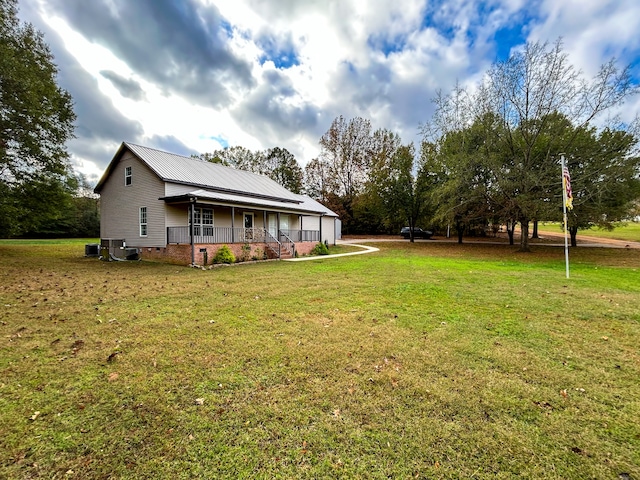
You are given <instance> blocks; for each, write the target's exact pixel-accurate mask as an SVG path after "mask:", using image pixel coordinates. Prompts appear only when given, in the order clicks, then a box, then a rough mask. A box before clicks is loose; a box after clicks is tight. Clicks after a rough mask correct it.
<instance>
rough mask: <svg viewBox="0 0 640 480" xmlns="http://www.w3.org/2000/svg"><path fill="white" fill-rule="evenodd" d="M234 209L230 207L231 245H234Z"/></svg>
mask: <svg viewBox="0 0 640 480" xmlns="http://www.w3.org/2000/svg"><path fill="white" fill-rule="evenodd" d="M235 221H236V207H233V206H232V207H231V243H236V229H235V225H236V224H235Z"/></svg>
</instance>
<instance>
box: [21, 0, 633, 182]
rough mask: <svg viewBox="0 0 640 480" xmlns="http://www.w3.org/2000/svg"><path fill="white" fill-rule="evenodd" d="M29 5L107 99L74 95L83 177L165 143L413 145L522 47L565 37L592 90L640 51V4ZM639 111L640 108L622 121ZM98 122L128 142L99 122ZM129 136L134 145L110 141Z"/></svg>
mask: <svg viewBox="0 0 640 480" xmlns="http://www.w3.org/2000/svg"><path fill="white" fill-rule="evenodd" d="M22 3H23V4H26V5H27V7H28V8H27V10H29V8H30V9H31V11H41V15H40V17H37V15H34V16H33V17H32V18H30V20H31V21H33V22H34V23H35V24H36V27H38V28H44V27H46V29H48V32H49V33H47V32H45V33H47V35H49V34H50V32H51V31H53V32H55V33H56V34H57V35H59V36H60V37H61V38H62V39H63V41H64V43H59V44H57V43H55V42H54V43H55V45H52V46H53V47H55V48H56V49H64V50H62V51H58V52H57V51H54V54H55V55H56V58H58V57H59V56H60V58H62V59H63V60H64V61H65V62H67V60H65V59H66V58H67V57H72V58H73V59H74V61H75V62H77V64H79V65H81V67H78V68H82V69H84V72H85V75H88V77H87V78H85V79H84V80H83V81H82V82H80V81H75V82H74V81H71V80H68V83H69V85H71V86H72V87H73V88H74V89H82V88H95V89H96V91H97V92H99V95H96V94H95V92H93V91H91V92H89V91H71V94H72V95H73V96H74V98H76V99H77V100H78V110H79V112H81V114H82V118H80V116H79V119H78V121H79V123H80V124H81V125H82V126H86V128H87V129H88V130H87V131H86V132H85V133H83V135H84V136H83V137H82V138H80V139H78V140H77V141H75V143H73V142H72V144H70V148H71V149H72V151H73V153H74V158H76V159H77V161H78V162H88V163H83V164H82V165H84V166H82V167H79V168H80V169H87V170H89V169H90V168H89V167H88V166H87V165H88V164H89V163H93V164H94V165H99V166H100V167H101V168H104V166H105V165H106V162H107V161H108V160H109V159H110V158H111V156H107V158H103V157H104V156H105V155H104V150H102V148H103V147H104V148H105V149H106V148H112V145H116V146H117V144H118V143H119V141H121V140H133V141H139V142H145V141H160V140H159V139H164V140H162V141H165V142H166V143H167V144H170V145H174V144H177V142H179V143H181V144H183V145H184V146H185V147H186V148H189V149H192V150H194V151H211V150H214V149H217V148H220V146H221V143H220V142H222V143H224V141H226V142H228V144H229V145H231V146H233V145H242V146H244V147H247V148H250V149H253V150H257V149H263V148H270V147H273V146H280V147H284V148H287V149H288V150H290V151H291V152H292V153H294V154H295V155H296V156H297V158H298V161H300V162H301V163H306V162H307V161H309V160H310V159H311V158H313V157H315V156H316V155H317V153H318V140H319V138H320V136H321V135H322V134H323V133H324V132H325V131H326V130H327V129H328V127H329V125H330V123H331V121H332V120H333V119H334V118H335V117H336V116H338V115H344V116H345V117H347V118H351V117H354V116H363V117H366V118H369V119H370V120H371V121H372V124H373V126H374V128H379V127H384V128H390V129H392V130H394V131H396V132H397V133H399V134H400V135H401V136H402V137H403V140H404V141H405V142H407V141H412V140H416V139H417V136H416V134H417V129H418V125H419V123H420V122H423V121H425V120H427V119H428V117H429V115H430V112H431V110H432V105H431V103H430V100H431V98H433V97H434V96H435V92H436V91H437V90H438V89H442V90H443V91H445V92H446V91H449V90H450V89H451V88H452V87H453V85H454V84H455V83H456V81H458V82H460V84H462V85H473V84H475V83H476V82H477V80H478V79H479V78H480V76H481V75H482V74H483V72H485V71H486V69H487V68H488V67H489V66H490V64H491V62H492V61H494V60H495V59H496V58H497V57H498V55H499V54H501V55H506V54H508V52H509V49H510V48H513V47H517V45H518V43H520V42H522V41H524V40H526V39H527V38H528V39H530V40H548V41H549V42H553V41H555V40H556V38H557V37H559V36H563V37H564V44H565V47H566V50H567V52H568V53H569V55H570V60H571V61H572V63H574V64H575V65H576V66H577V67H578V68H581V69H582V70H584V71H585V72H587V73H589V74H592V73H593V72H595V71H596V69H597V67H598V66H599V65H600V64H601V63H602V62H603V61H606V60H607V59H608V58H609V57H611V56H616V57H618V58H620V59H621V62H622V63H629V62H632V61H636V60H637V58H638V49H639V44H640V37H638V35H637V34H636V32H637V31H639V30H640V3H638V2H637V0H566V1H563V2H558V1H556V0H536V1H533V2H532V1H527V0H491V1H486V2H469V1H467V0H447V1H444V0H433V1H432V0H421V1H420V0H395V1H393V2H388V1H383V0H379V1H373V0H329V1H326V0H308V1H305V2H300V1H298V0H235V1H233V2H230V1H229V2H216V1H213V0H136V2H135V3H129V2H126V0H94V1H92V2H86V3H85V2H84V1H83V0H23V2H22ZM178 4H179V5H180V8H179V9H178V8H176V5H178ZM100 9H102V10H100ZM151 11H152V12H154V14H153V15H144V13H145V12H151ZM576 12H580V14H579V15H578V14H576ZM101 13H102V14H101ZM133 14H137V16H136V17H135V18H131V16H132V15H133ZM102 17H104V18H102ZM154 22H157V24H156V23H154ZM134 24H135V25H134ZM134 27H135V28H134ZM115 29H122V30H118V31H116V30H115ZM132 29H133V32H134V33H135V34H132ZM119 32H122V33H121V34H120V33H119ZM503 32H507V33H509V32H510V33H511V34H512V35H511V36H509V35H505V34H504V33H503ZM45 39H46V40H49V38H48V37H45ZM59 54H61V55H59ZM294 60H295V61H294ZM68 62H71V60H68ZM279 63H283V64H287V66H289V68H285V69H278V68H276V66H277V65H278V64H279ZM70 64H71V63H70ZM61 68H65V65H61ZM74 68H75V67H74ZM100 72H103V73H104V72H108V74H101V73H100ZM90 79H91V81H89V80H90ZM138 87H139V89H140V90H141V91H142V92H138V90H137V89H138ZM128 92H133V93H128ZM134 93H135V94H134ZM90 99H94V100H92V101H93V103H92V104H91V105H92V107H91V108H88V105H89V103H88V102H89V101H90ZM639 106H640V103H639V102H638V101H635V99H634V102H630V103H629V104H628V105H627V109H626V110H625V111H624V113H625V114H627V115H631V116H633V115H635V112H637V111H638V107H639ZM96 107H99V108H96ZM91 111H98V112H101V115H102V117H101V118H109V119H111V120H116V119H118V121H120V122H121V123H122V124H123V128H120V129H118V128H115V126H114V125H113V124H112V122H111V123H110V122H102V121H100V122H98V121H92V119H91V118H88V117H87V116H88V115H91ZM632 114H633V115H632ZM102 123H105V125H106V128H105V129H104V131H102V132H99V131H98V130H100V126H99V125H100V124H102ZM127 129H128V131H130V132H132V137H133V138H131V139H127V138H117V137H118V136H120V135H122V134H123V131H127ZM96 139H99V140H100V142H101V148H100V149H98V148H97V147H96V146H95V144H92V143H91V142H92V141H93V142H95V141H96ZM168 139H170V140H168ZM218 139H221V140H220V141H218ZM99 150H100V151H99ZM98 151H99V153H100V155H101V156H100V157H99V158H98V157H95V158H92V157H91V155H92V152H94V154H96V153H98ZM114 152H115V150H114ZM91 168H93V167H91Z"/></svg>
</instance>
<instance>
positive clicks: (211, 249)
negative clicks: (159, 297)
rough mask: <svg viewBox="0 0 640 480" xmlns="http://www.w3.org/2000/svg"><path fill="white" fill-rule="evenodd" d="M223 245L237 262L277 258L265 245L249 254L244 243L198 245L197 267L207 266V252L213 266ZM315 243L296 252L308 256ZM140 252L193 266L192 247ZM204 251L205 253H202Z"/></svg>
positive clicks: (149, 257) (301, 245)
mask: <svg viewBox="0 0 640 480" xmlns="http://www.w3.org/2000/svg"><path fill="white" fill-rule="evenodd" d="M223 245H227V246H228V247H229V249H230V250H231V251H232V252H233V254H234V255H235V257H236V260H238V261H239V260H240V259H241V258H242V256H243V255H247V256H248V258H247V259H246V260H247V261H251V260H253V257H257V259H259V260H262V259H263V258H264V253H265V252H266V253H267V255H268V258H270V259H273V258H276V257H275V255H273V254H272V253H271V252H270V250H269V249H268V248H267V247H266V245H265V244H263V243H251V244H248V245H249V246H250V247H251V249H250V251H249V253H248V254H245V252H243V250H242V247H243V246H244V245H245V244H243V243H231V244H196V245H194V251H195V252H194V257H195V263H196V265H204V264H205V261H204V260H205V252H206V258H207V261H206V264H207V265H211V264H212V263H213V258H214V257H215V255H216V253H217V252H218V249H219V248H220V247H222V246H223ZM314 246H315V243H314V242H301V243H297V244H296V250H297V251H298V255H308V254H309V252H310V251H311V250H313V247H314ZM138 248H139V250H140V256H141V258H142V259H143V260H157V261H162V262H167V263H172V264H176V265H190V264H191V245H188V244H184V245H167V246H166V247H138ZM201 250H204V251H201Z"/></svg>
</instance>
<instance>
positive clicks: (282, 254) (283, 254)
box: [267, 246, 293, 259]
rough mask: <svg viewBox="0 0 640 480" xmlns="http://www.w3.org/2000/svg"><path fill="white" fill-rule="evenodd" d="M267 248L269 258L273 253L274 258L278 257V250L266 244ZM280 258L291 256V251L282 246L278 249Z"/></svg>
mask: <svg viewBox="0 0 640 480" xmlns="http://www.w3.org/2000/svg"><path fill="white" fill-rule="evenodd" d="M267 250H268V251H269V258H272V257H271V256H272V255H273V257H274V258H278V251H277V250H275V249H273V248H271V247H269V246H267ZM280 258H281V259H282V258H293V252H291V251H289V250H287V249H286V248H282V249H281V251H280Z"/></svg>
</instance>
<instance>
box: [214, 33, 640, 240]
mask: <svg viewBox="0 0 640 480" xmlns="http://www.w3.org/2000/svg"><path fill="white" fill-rule="evenodd" d="M637 93H638V85H637V83H634V82H633V80H632V78H631V75H630V72H629V68H624V69H619V68H618V67H617V66H616V64H615V61H614V60H613V59H612V60H611V61H609V62H608V63H606V64H604V65H602V66H601V67H600V69H599V71H598V73H597V74H596V75H595V76H594V77H593V78H592V79H587V78H585V76H584V75H583V74H582V73H581V72H580V71H578V70H576V69H575V67H574V66H573V65H571V63H570V62H569V59H568V55H567V54H566V53H565V52H564V51H563V49H562V43H561V41H560V40H558V41H556V42H555V43H553V44H548V43H527V44H526V45H525V46H524V47H523V48H522V49H521V50H519V51H517V52H514V53H512V54H511V56H510V57H509V58H508V59H506V60H504V61H500V62H496V63H494V64H493V65H492V67H491V68H490V69H489V70H488V71H487V72H486V73H485V75H484V76H483V78H482V80H481V81H480V82H478V83H477V84H475V85H471V86H470V87H468V88H463V87H461V86H460V85H458V84H456V85H455V86H454V87H453V88H452V90H451V91H450V92H448V93H443V92H438V94H437V96H436V98H435V99H434V105H435V111H434V113H433V115H432V116H431V118H429V119H428V120H427V121H425V122H424V123H423V124H422V125H421V126H420V128H421V132H422V140H421V142H420V145H419V146H418V147H417V148H416V146H415V145H414V144H413V143H408V144H403V142H402V140H401V138H400V136H399V135H398V134H397V133H394V132H393V131H391V130H389V129H375V130H374V129H373V127H372V125H371V122H370V121H369V120H367V119H364V118H361V117H356V118H352V119H345V118H344V117H342V116H339V117H337V118H336V119H334V121H333V122H332V124H331V126H330V127H329V129H328V130H327V132H326V133H325V134H324V135H322V137H321V138H320V141H319V144H320V155H319V157H318V158H315V159H313V160H311V161H310V162H309V163H308V164H307V165H306V166H305V167H304V169H302V168H300V167H299V166H297V162H296V161H295V158H294V157H293V156H292V155H291V154H289V152H286V150H285V152H286V153H287V155H286V159H287V160H286V163H284V162H283V161H282V160H281V159H282V158H284V157H283V156H282V155H280V156H273V155H272V154H270V153H268V152H271V151H267V153H265V154H257V155H256V154H253V155H250V152H247V151H246V150H244V149H242V148H240V147H238V148H236V149H228V150H223V151H220V152H216V153H215V154H214V155H212V156H211V157H212V158H213V159H214V161H222V162H223V163H226V164H228V165H231V166H234V167H236V168H246V169H249V170H252V171H256V172H258V173H264V174H266V175H268V176H270V177H271V178H274V179H275V180H277V181H279V182H280V183H282V184H283V185H285V186H287V188H291V186H292V185H295V188H291V189H292V190H294V191H296V192H298V191H301V192H303V193H305V194H307V195H309V196H311V197H313V198H315V199H316V200H318V201H320V202H321V203H323V204H325V205H326V206H327V207H329V208H331V209H332V210H333V211H335V212H336V213H337V214H338V215H339V216H340V218H341V220H342V222H343V231H344V232H345V233H367V234H371V233H398V232H399V229H400V228H401V227H402V226H410V227H414V226H416V225H420V226H424V227H428V228H431V229H435V230H441V231H443V230H444V229H449V228H452V229H453V230H454V231H455V232H457V234H458V237H459V241H462V236H463V234H464V233H468V234H473V233H474V232H477V233H480V234H482V233H483V232H486V230H487V229H489V228H497V226H505V227H506V229H507V232H508V235H509V238H510V241H511V243H513V242H514V230H515V227H516V226H517V225H519V226H520V229H521V238H520V248H521V250H523V251H526V250H528V249H529V237H530V234H529V225H530V224H531V223H533V225H534V226H537V222H538V221H557V220H561V219H562V195H563V193H562V180H561V179H562V176H561V168H560V158H561V157H564V158H565V159H566V162H567V165H568V168H569V172H570V174H571V184H572V189H573V202H572V205H573V208H572V209H571V210H570V211H569V214H568V229H569V231H570V234H571V243H572V245H574V246H575V245H576V234H577V232H578V230H579V229H588V228H591V227H593V226H599V227H604V228H612V227H613V226H615V224H616V222H620V221H622V220H625V219H629V218H633V217H634V216H637V215H638V206H639V204H640V202H639V199H640V155H639V153H640V152H639V144H638V140H639V138H640V136H639V133H640V122H639V121H638V119H637V117H636V120H634V121H633V122H631V123H623V122H621V121H620V120H619V119H618V118H617V117H615V116H613V115H612V114H611V112H612V111H614V110H615V109H617V108H619V107H621V106H622V105H623V104H624V102H625V100H627V99H628V98H629V97H630V96H632V95H635V94H637ZM605 115H609V116H608V117H605ZM272 150H277V151H282V150H283V149H272ZM285 164H286V165H287V168H286V174H285V175H281V173H282V172H284V171H285V169H284V168H283V165H285ZM300 179H302V181H300ZM300 185H301V188H300V190H298V187H299V186H300ZM534 235H535V231H534Z"/></svg>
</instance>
